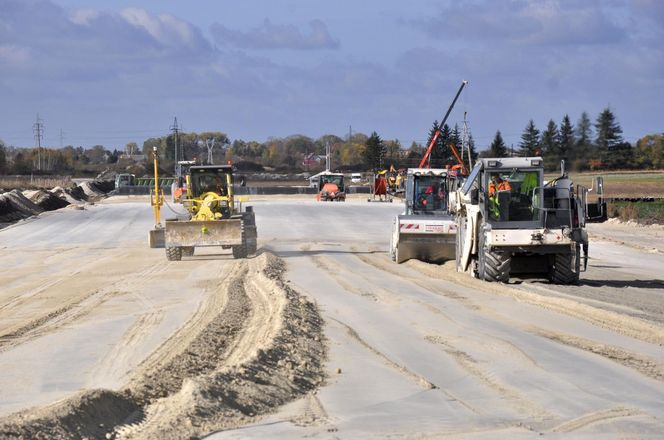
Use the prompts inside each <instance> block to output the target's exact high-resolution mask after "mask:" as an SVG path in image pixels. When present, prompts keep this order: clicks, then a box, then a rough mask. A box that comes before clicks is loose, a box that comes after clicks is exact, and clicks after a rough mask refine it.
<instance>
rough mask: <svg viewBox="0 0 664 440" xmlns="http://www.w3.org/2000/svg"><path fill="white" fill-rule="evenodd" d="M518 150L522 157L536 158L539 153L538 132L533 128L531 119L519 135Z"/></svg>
mask: <svg viewBox="0 0 664 440" xmlns="http://www.w3.org/2000/svg"><path fill="white" fill-rule="evenodd" d="M519 149H520V150H521V151H520V152H521V155H522V156H526V157H528V156H537V155H539V154H540V153H539V152H538V150H539V149H540V132H539V130H538V129H537V128H536V127H535V123H534V122H533V120H532V119H531V120H530V121H529V122H528V125H526V128H525V129H524V130H523V134H522V135H521V142H519Z"/></svg>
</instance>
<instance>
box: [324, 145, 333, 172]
mask: <svg viewBox="0 0 664 440" xmlns="http://www.w3.org/2000/svg"><path fill="white" fill-rule="evenodd" d="M331 165H332V164H331V157H330V141H325V170H326V171H330V168H331Z"/></svg>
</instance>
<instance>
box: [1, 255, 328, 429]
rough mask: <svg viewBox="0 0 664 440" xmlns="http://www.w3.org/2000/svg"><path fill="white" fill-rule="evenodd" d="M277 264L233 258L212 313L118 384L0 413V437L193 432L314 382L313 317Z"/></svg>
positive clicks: (270, 259)
mask: <svg viewBox="0 0 664 440" xmlns="http://www.w3.org/2000/svg"><path fill="white" fill-rule="evenodd" d="M284 270H285V267H284V263H283V261H282V260H280V259H279V258H277V257H275V256H274V255H272V254H267V253H266V254H262V255H260V256H259V257H256V258H254V259H250V260H245V261H243V262H242V263H241V265H240V266H239V269H238V270H237V271H236V275H235V276H234V278H233V279H232V280H231V282H230V283H229V284H228V286H227V287H226V288H225V289H224V291H223V292H219V294H221V295H225V296H226V298H225V299H224V300H225V301H224V306H223V307H222V308H221V309H220V310H219V312H218V313H217V314H216V315H213V317H212V318H211V319H210V320H209V322H207V324H206V325H203V326H193V327H191V328H192V329H196V330H195V331H197V332H198V333H197V334H195V335H187V337H186V338H180V339H183V340H188V341H189V342H188V343H187V344H185V345H182V344H170V343H169V341H166V342H165V343H164V344H163V345H162V347H161V348H160V349H158V350H157V351H156V352H155V353H154V354H153V355H152V356H151V358H148V359H147V360H146V361H145V362H144V363H143V364H142V366H141V367H139V369H138V370H137V371H136V372H135V376H134V377H133V378H132V379H131V380H130V381H129V384H128V385H127V386H126V387H125V389H123V390H119V391H110V390H91V391H85V392H83V393H81V394H79V395H77V396H74V397H72V398H70V399H67V400H65V401H62V402H59V403H57V404H54V405H52V406H50V407H46V408H43V409H39V410H31V411H24V412H21V413H18V414H14V415H12V416H9V417H7V418H5V419H4V420H0V437H1V438H37V439H39V438H44V439H46V438H49V439H51V438H77V439H80V438H86V437H87V438H138V439H148V438H173V439H176V438H177V439H179V438H199V437H201V436H203V435H205V434H207V433H209V432H212V431H215V430H221V429H226V428H230V427H237V426H240V425H243V424H246V423H248V422H250V421H252V420H253V419H255V418H257V417H259V416H261V415H262V414H265V413H268V412H271V411H272V410H274V409H275V408H277V407H278V406H280V405H283V404H284V403H286V402H289V401H291V400H294V399H296V398H298V397H301V396H303V395H305V394H306V393H309V392H311V391H312V390H315V389H316V388H318V387H319V386H320V385H321V384H322V383H323V381H324V367H323V362H324V360H325V357H326V348H325V345H324V341H323V335H322V327H323V321H322V318H321V317H320V315H319V313H318V310H317V307H316V306H315V305H314V304H313V303H311V302H310V301H308V300H307V299H305V298H304V297H302V296H300V294H299V293H297V292H296V291H294V290H292V289H291V288H290V287H289V286H288V284H287V283H286V282H284V280H283V278H282V277H283V273H284ZM186 329H187V326H185V327H183V329H182V330H181V332H182V331H187V330H186ZM179 336H182V335H178V334H176V335H174V336H173V338H172V339H178V338H179Z"/></svg>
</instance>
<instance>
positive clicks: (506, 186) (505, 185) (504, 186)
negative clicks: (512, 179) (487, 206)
mask: <svg viewBox="0 0 664 440" xmlns="http://www.w3.org/2000/svg"><path fill="white" fill-rule="evenodd" d="M511 190H512V186H511V185H510V183H509V182H508V181H507V180H503V181H502V182H500V183H499V184H498V189H496V184H495V183H493V182H491V183H489V195H490V196H492V195H494V194H495V193H496V191H511Z"/></svg>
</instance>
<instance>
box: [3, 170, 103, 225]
mask: <svg viewBox="0 0 664 440" xmlns="http://www.w3.org/2000/svg"><path fill="white" fill-rule="evenodd" d="M113 187H114V183H113V182H101V181H92V182H83V183H82V184H81V185H79V186H75V187H73V188H62V187H55V188H53V189H51V190H45V189H39V190H28V191H20V190H17V189H14V190H11V191H8V192H5V193H2V194H0V228H2V227H4V226H8V225H9V224H12V223H15V222H17V221H19V220H24V219H26V218H29V217H32V216H35V215H39V214H41V213H42V212H45V211H54V210H56V209H60V208H64V207H66V206H68V205H82V204H84V203H86V202H95V201H98V200H100V199H102V198H104V197H106V194H107V193H108V192H109V191H112V190H113Z"/></svg>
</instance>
